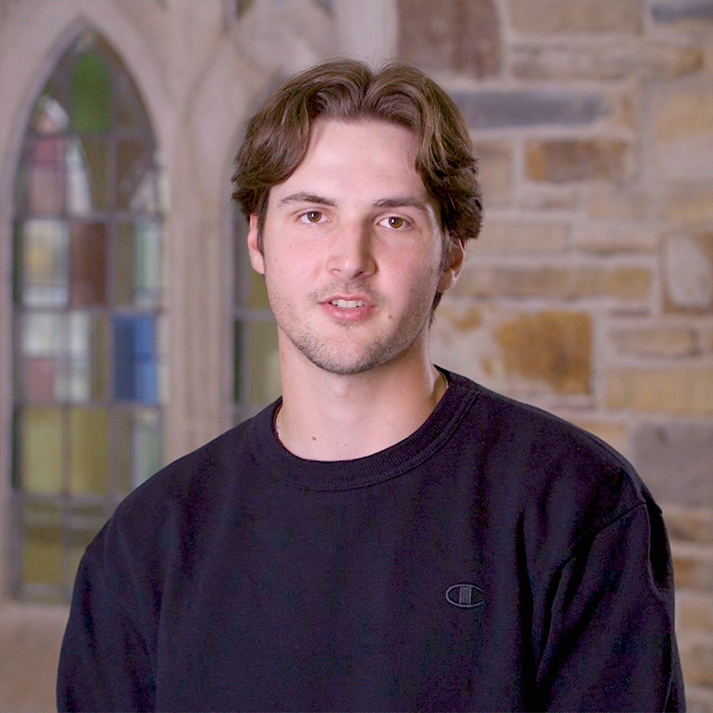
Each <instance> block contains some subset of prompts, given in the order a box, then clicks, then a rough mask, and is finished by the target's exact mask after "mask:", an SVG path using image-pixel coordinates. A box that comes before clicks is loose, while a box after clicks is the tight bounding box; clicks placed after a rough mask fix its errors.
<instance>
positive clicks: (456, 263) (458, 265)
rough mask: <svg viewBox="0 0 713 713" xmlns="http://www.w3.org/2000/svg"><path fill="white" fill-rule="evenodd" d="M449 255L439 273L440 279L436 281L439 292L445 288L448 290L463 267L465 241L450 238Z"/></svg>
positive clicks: (442, 291) (456, 279)
mask: <svg viewBox="0 0 713 713" xmlns="http://www.w3.org/2000/svg"><path fill="white" fill-rule="evenodd" d="M449 241H450V247H449V250H448V252H449V255H448V260H447V262H446V266H445V268H444V269H443V272H442V273H441V279H440V280H439V281H438V292H440V293H441V294H442V293H444V292H445V291H446V290H450V289H451V287H453V285H455V284H456V282H457V281H458V275H460V271H461V270H462V269H463V262H464V261H465V241H464V240H450V238H449Z"/></svg>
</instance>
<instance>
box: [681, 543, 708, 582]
mask: <svg viewBox="0 0 713 713" xmlns="http://www.w3.org/2000/svg"><path fill="white" fill-rule="evenodd" d="M671 555H672V556H673V575H674V578H675V580H676V586H677V587H689V588H691V589H705V590H713V551H711V549H710V548H709V547H705V546H702V545H691V544H679V543H677V542H673V543H672V544H671Z"/></svg>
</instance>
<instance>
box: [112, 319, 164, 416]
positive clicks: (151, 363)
mask: <svg viewBox="0 0 713 713" xmlns="http://www.w3.org/2000/svg"><path fill="white" fill-rule="evenodd" d="M157 377H158V372H157V363H156V319H155V317H154V316H153V315H149V314H142V315H115V316H114V395H115V397H116V398H117V399H119V400H129V401H141V402H145V403H156V402H157V401H158V379H157Z"/></svg>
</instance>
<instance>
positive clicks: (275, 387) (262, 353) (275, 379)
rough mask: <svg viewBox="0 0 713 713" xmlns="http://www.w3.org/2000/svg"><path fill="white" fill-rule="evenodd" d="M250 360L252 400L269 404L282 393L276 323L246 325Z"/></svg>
mask: <svg viewBox="0 0 713 713" xmlns="http://www.w3.org/2000/svg"><path fill="white" fill-rule="evenodd" d="M246 327H247V329H246V331H247V335H248V355H249V357H248V358H249V360H250V362H249V363H250V400H251V401H252V402H253V403H256V404H268V403H270V402H271V401H274V400H275V399H276V398H277V397H278V396H279V395H280V392H281V385H280V355H279V353H278V349H277V329H276V327H275V323H274V322H272V321H270V322H251V323H249V324H248V325H246Z"/></svg>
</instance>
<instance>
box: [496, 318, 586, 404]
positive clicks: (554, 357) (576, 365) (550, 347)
mask: <svg viewBox="0 0 713 713" xmlns="http://www.w3.org/2000/svg"><path fill="white" fill-rule="evenodd" d="M591 331H592V330H591V324H590V318H589V315H588V314H587V313H584V312H555V311H545V312H537V313H533V314H521V315H519V316H517V317H515V318H513V319H511V320H508V321H503V322H502V323H501V324H500V326H499V328H498V329H497V332H496V335H495V338H496V341H497V343H498V344H499V345H500V348H501V350H502V360H503V367H504V370H505V373H506V374H515V375H517V376H519V377H524V378H525V379H528V380H531V381H534V382H538V381H545V382H547V383H548V384H550V385H551V386H552V388H553V390H554V391H555V393H560V394H574V393H588V392H589V387H590V377H591V366H590V364H591Z"/></svg>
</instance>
